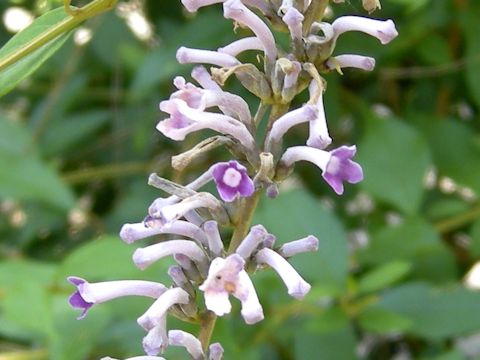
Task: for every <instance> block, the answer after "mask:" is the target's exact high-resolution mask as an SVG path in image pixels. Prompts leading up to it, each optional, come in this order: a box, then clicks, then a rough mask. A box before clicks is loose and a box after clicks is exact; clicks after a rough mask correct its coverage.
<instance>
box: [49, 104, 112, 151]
mask: <svg viewBox="0 0 480 360" xmlns="http://www.w3.org/2000/svg"><path fill="white" fill-rule="evenodd" d="M110 116H111V114H110V113H109V112H108V111H101V110H98V111H88V112H85V113H81V114H75V115H72V116H68V117H65V118H62V119H61V120H60V121H57V122H55V123H52V124H50V126H49V127H48V129H47V131H46V132H45V134H44V135H43V137H42V140H41V142H42V146H41V149H42V151H43V153H44V154H45V155H54V154H59V153H62V152H63V151H66V150H70V149H72V148H76V147H77V146H78V144H79V143H80V142H81V141H82V140H85V139H86V138H87V137H88V136H91V135H93V134H94V133H95V132H96V131H98V129H99V128H101V127H102V126H104V125H105V124H106V123H107V122H108V120H109V119H110Z"/></svg>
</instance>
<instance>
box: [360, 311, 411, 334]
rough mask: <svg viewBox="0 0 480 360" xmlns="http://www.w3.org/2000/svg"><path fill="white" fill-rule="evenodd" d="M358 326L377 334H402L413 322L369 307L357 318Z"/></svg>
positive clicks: (389, 312)
mask: <svg viewBox="0 0 480 360" xmlns="http://www.w3.org/2000/svg"><path fill="white" fill-rule="evenodd" d="M358 321H359V322H360V326H362V327H363V328H364V329H365V330H366V331H370V332H373V333H377V334H388V333H392V332H404V331H406V330H408V329H409V328H410V327H411V326H412V324H413V322H412V321H411V320H410V319H409V318H408V317H405V316H402V315H399V314H396V313H394V312H392V311H389V310H385V309H381V308H378V307H369V308H368V309H366V310H365V311H363V312H362V313H360V315H359V316H358Z"/></svg>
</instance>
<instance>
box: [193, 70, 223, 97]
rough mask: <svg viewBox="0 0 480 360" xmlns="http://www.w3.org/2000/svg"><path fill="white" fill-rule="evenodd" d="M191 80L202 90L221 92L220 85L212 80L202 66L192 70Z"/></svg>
mask: <svg viewBox="0 0 480 360" xmlns="http://www.w3.org/2000/svg"><path fill="white" fill-rule="evenodd" d="M191 75H192V78H193V79H195V81H196V82H198V83H199V84H200V85H201V86H202V87H203V88H204V89H207V90H214V91H223V90H222V88H221V87H220V85H218V84H217V83H216V82H215V81H213V80H212V77H211V75H210V74H209V72H208V70H207V69H205V67H204V66H202V65H198V66H195V67H194V68H193V69H192V73H191Z"/></svg>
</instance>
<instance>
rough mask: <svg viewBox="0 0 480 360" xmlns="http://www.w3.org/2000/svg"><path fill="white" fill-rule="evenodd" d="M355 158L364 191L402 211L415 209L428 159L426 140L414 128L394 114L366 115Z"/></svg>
mask: <svg viewBox="0 0 480 360" xmlns="http://www.w3.org/2000/svg"><path fill="white" fill-rule="evenodd" d="M358 161H359V163H361V164H362V167H363V170H364V175H365V179H364V180H363V182H362V183H361V185H360V186H361V187H362V188H363V189H364V190H365V191H368V192H369V193H371V194H372V195H373V196H375V197H377V198H378V199H379V200H383V201H386V202H387V203H390V204H392V205H394V206H395V207H397V208H398V209H399V210H401V211H403V212H405V213H409V214H412V213H415V212H416V211H418V208H419V206H420V201H421V199H422V195H423V187H422V181H423V178H424V176H425V174H426V171H427V169H428V166H429V165H430V161H431V160H430V154H429V150H428V147H427V144H426V142H425V141H424V139H423V138H422V136H421V135H420V134H418V133H417V132H416V130H415V129H414V128H412V127H410V126H409V125H407V124H405V123H402V122H400V121H399V120H398V119H395V118H386V119H380V118H378V117H375V116H371V117H369V118H368V119H367V128H366V132H365V137H364V138H363V140H362V142H361V143H360V145H359V146H358Z"/></svg>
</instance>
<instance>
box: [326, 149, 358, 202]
mask: <svg viewBox="0 0 480 360" xmlns="http://www.w3.org/2000/svg"><path fill="white" fill-rule="evenodd" d="M356 151H357V148H356V147H355V146H341V147H339V148H337V149H334V150H332V151H331V152H330V160H329V161H328V163H327V168H326V169H325V171H324V172H323V174H322V175H323V178H324V179H325V181H326V182H327V183H328V184H329V185H330V186H331V187H332V188H333V190H335V192H336V193H337V194H339V195H341V194H343V181H346V182H348V183H350V184H356V183H358V182H360V181H362V180H363V170H362V167H361V166H360V165H359V164H357V163H356V162H354V161H352V160H351V159H352V157H353V156H354V155H355V153H356Z"/></svg>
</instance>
